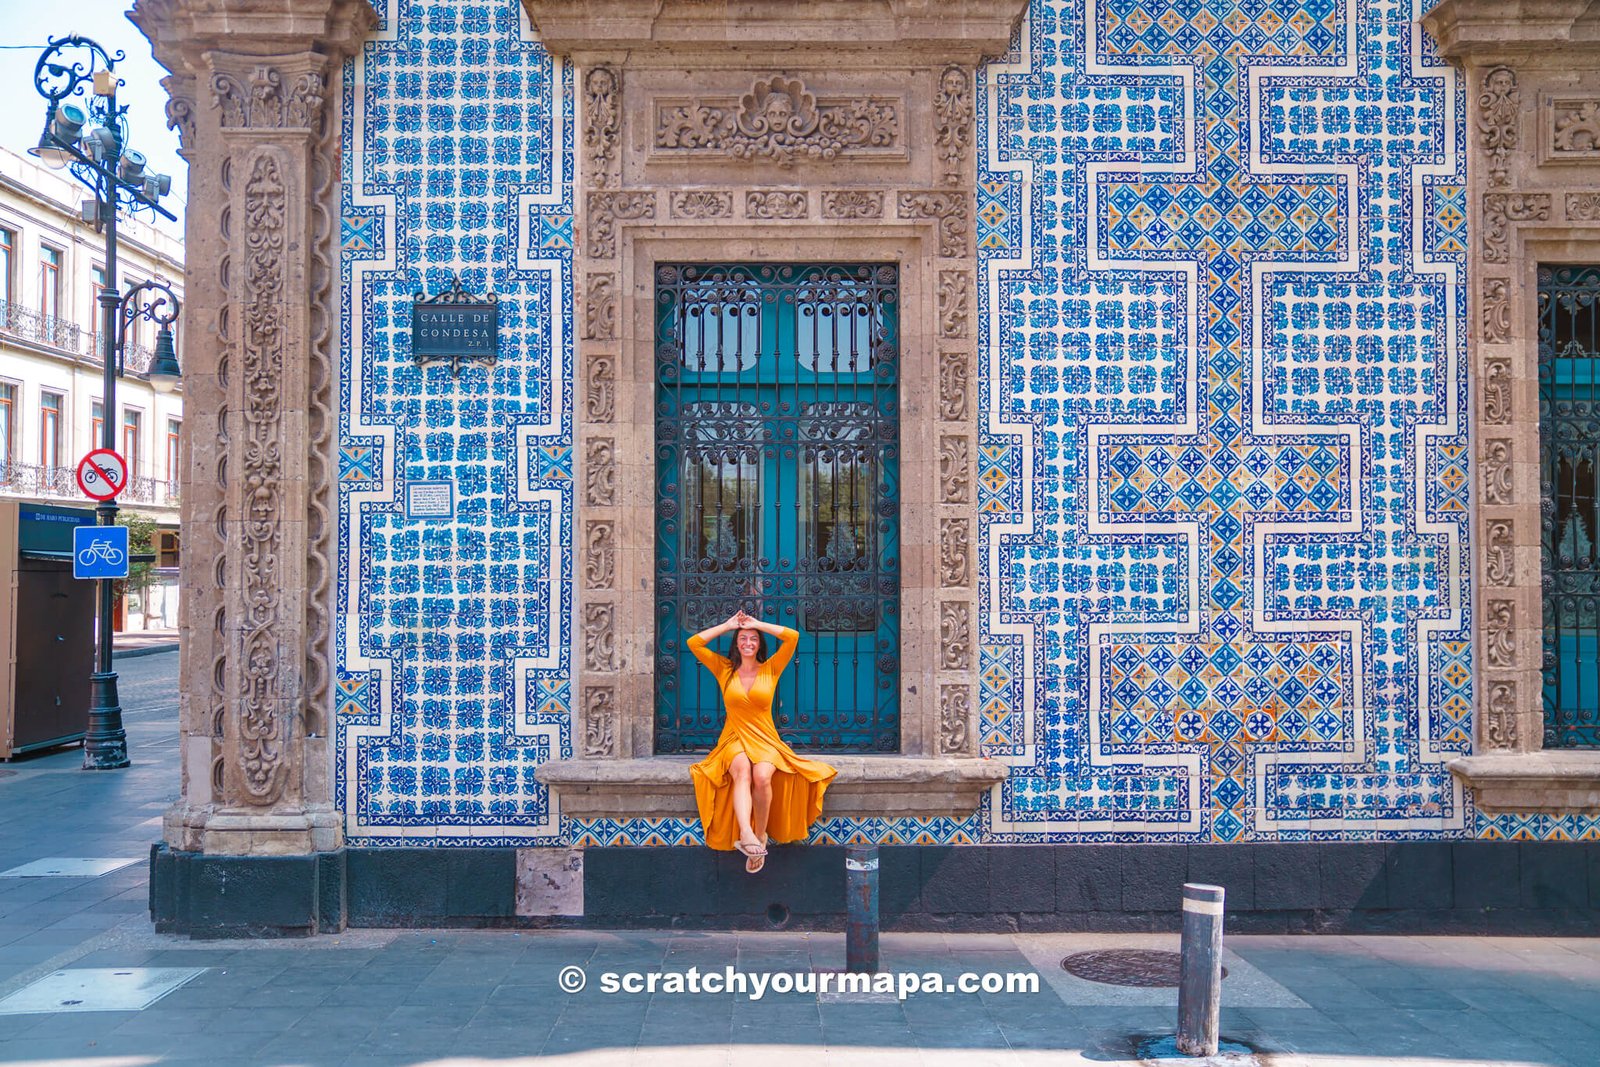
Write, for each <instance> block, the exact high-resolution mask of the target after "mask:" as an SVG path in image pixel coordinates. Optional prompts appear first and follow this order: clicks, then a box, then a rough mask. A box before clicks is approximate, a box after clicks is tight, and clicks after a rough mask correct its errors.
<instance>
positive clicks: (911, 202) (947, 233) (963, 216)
mask: <svg viewBox="0 0 1600 1067" xmlns="http://www.w3.org/2000/svg"><path fill="white" fill-rule="evenodd" d="M1546 199H1548V198H1546ZM968 215H969V212H968V211H967V198H966V196H965V195H964V194H962V193H945V192H912V193H901V194H900V217H901V218H903V219H937V220H938V223H939V254H940V255H941V256H944V257H945V258H946V259H954V258H958V257H960V256H964V255H966V254H967V219H968Z"/></svg>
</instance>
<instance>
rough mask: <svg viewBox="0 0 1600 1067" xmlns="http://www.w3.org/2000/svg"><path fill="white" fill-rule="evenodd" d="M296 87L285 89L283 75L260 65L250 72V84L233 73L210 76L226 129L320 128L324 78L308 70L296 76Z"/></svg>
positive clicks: (212, 95)
mask: <svg viewBox="0 0 1600 1067" xmlns="http://www.w3.org/2000/svg"><path fill="white" fill-rule="evenodd" d="M292 77H293V79H294V83H293V85H291V86H290V88H289V91H288V92H287V93H285V92H284V90H283V75H282V74H281V73H279V71H278V70H277V69H276V68H274V67H269V66H266V65H261V66H258V67H256V68H255V69H254V70H253V71H251V73H250V76H249V79H248V84H246V83H245V82H242V81H240V79H239V77H238V76H237V75H235V74H233V73H232V72H230V71H225V70H219V71H217V72H216V73H215V74H213V75H212V76H211V103H212V106H213V107H215V108H216V109H217V110H218V111H220V112H222V125H223V126H225V127H255V128H262V127H276V128H283V127H299V128H301V129H313V128H319V127H320V126H321V123H322V100H323V91H324V86H323V81H322V75H321V74H318V73H316V72H315V71H306V72H304V73H301V74H299V75H293V76H292Z"/></svg>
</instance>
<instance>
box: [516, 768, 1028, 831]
mask: <svg viewBox="0 0 1600 1067" xmlns="http://www.w3.org/2000/svg"><path fill="white" fill-rule="evenodd" d="M699 758H700V757H698V756H657V757H653V758H648V759H615V760H596V759H570V760H555V761H552V762H550V763H545V764H543V765H541V766H540V767H539V768H538V770H537V771H535V772H534V773H535V775H536V777H537V778H538V779H539V781H541V782H543V783H544V784H545V785H547V786H549V787H550V788H551V789H552V790H554V792H555V794H556V797H557V798H558V800H559V802H560V804H561V813H562V814H563V815H570V816H573V817H574V818H579V819H595V818H607V819H630V818H634V819H663V818H680V819H681V818H694V817H696V816H697V815H698V814H699V812H698V810H697V809H696V808H695V802H694V787H693V785H692V784H691V782H690V778H689V767H690V765H691V764H693V763H695V762H697V761H698V760H699ZM824 758H826V760H827V762H828V763H830V764H832V765H833V766H834V767H836V768H838V771H839V775H838V777H837V778H835V779H834V780H833V784H832V785H830V786H829V787H828V794H827V798H826V800H825V801H824V810H825V811H826V813H827V814H829V815H846V816H853V817H858V818H859V817H862V816H876V817H880V818H895V817H903V816H918V817H924V818H927V817H948V818H956V819H961V818H965V817H967V816H968V815H971V814H972V813H973V812H974V811H976V810H977V808H978V801H979V799H980V798H982V796H983V794H984V793H985V792H987V791H988V790H989V789H990V788H992V787H993V786H994V785H995V784H996V783H997V782H999V781H1001V780H1002V779H1004V778H1005V776H1006V771H1007V768H1006V765H1005V764H1004V763H1001V762H1000V761H999V760H992V759H970V758H966V759H963V758H957V757H940V758H936V759H918V758H916V757H912V756H827V757H824Z"/></svg>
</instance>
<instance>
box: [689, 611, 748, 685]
mask: <svg viewBox="0 0 1600 1067" xmlns="http://www.w3.org/2000/svg"><path fill="white" fill-rule="evenodd" d="M738 625H739V616H738V615H733V616H730V617H729V618H728V620H727V621H726V622H719V623H717V624H716V625H715V626H707V627H706V628H705V629H704V630H701V631H700V632H699V633H697V634H695V635H694V636H693V637H691V638H689V651H690V652H693V653H694V658H695V659H697V660H699V661H700V662H701V663H702V664H704V665H705V668H706V669H707V670H709V671H710V672H711V673H712V674H715V675H718V676H719V677H720V676H721V675H723V674H726V673H727V672H728V671H729V670H731V669H732V668H733V664H732V663H731V662H729V660H728V657H726V656H723V655H721V654H719V653H716V652H713V651H711V649H710V648H708V647H707V643H708V642H710V641H715V640H716V639H717V638H719V637H721V636H722V635H723V634H725V633H727V632H728V631H729V630H733V629H736V628H737V627H738Z"/></svg>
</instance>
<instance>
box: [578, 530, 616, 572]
mask: <svg viewBox="0 0 1600 1067" xmlns="http://www.w3.org/2000/svg"><path fill="white" fill-rule="evenodd" d="M583 587H584V588H585V589H615V588H616V587H617V534H616V527H615V526H614V525H613V524H612V523H611V522H610V521H608V520H607V521H597V520H594V519H590V520H589V521H588V522H587V523H585V524H584V532H583Z"/></svg>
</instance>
